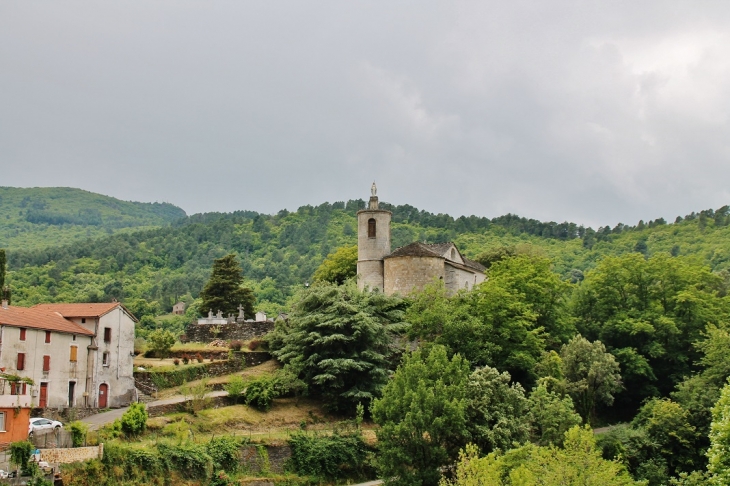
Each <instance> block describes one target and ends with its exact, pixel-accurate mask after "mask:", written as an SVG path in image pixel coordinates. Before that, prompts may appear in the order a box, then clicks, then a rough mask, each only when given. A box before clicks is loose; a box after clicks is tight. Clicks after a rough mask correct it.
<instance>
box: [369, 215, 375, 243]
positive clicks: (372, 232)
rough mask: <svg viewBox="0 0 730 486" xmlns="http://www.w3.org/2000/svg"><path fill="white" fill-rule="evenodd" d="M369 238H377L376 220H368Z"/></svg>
mask: <svg viewBox="0 0 730 486" xmlns="http://www.w3.org/2000/svg"><path fill="white" fill-rule="evenodd" d="M368 238H375V219H374V218H370V219H368Z"/></svg>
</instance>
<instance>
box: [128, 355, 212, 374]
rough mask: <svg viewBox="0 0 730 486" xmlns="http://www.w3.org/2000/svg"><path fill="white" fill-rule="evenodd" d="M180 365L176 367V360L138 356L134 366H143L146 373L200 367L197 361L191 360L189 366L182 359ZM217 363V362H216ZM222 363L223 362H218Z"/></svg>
mask: <svg viewBox="0 0 730 486" xmlns="http://www.w3.org/2000/svg"><path fill="white" fill-rule="evenodd" d="M178 361H179V364H178V365H175V358H165V359H160V358H144V357H142V356H138V357H135V358H134V366H135V367H138V366H142V367H144V368H145V370H146V371H172V370H176V369H180V368H185V367H190V366H196V365H200V364H202V363H198V360H197V359H191V360H190V362H188V364H184V363H183V361H182V360H181V359H178ZM214 361H215V360H214ZM217 361H221V360H217Z"/></svg>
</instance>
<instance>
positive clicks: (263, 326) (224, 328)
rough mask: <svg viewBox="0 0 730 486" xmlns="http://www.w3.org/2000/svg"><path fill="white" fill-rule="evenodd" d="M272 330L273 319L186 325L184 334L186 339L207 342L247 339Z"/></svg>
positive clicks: (258, 336)
mask: <svg viewBox="0 0 730 486" xmlns="http://www.w3.org/2000/svg"><path fill="white" fill-rule="evenodd" d="M273 330H274V321H257V322H233V323H230V324H217V325H216V324H213V325H211V324H197V323H193V324H190V325H189V326H188V329H187V331H186V332H185V335H186V336H187V340H188V341H193V342H198V343H207V342H210V341H213V340H214V339H222V340H224V341H230V340H232V339H238V340H240V341H249V340H251V339H255V338H260V337H262V336H264V335H265V334H266V333H267V332H269V331H273Z"/></svg>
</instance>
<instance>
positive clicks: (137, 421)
mask: <svg viewBox="0 0 730 486" xmlns="http://www.w3.org/2000/svg"><path fill="white" fill-rule="evenodd" d="M147 418H148V414H147V407H145V405H144V403H133V404H132V405H130V406H129V409H128V410H127V411H126V412H124V415H122V420H121V426H122V432H124V433H125V434H126V435H127V436H136V435H139V434H141V433H142V432H144V431H145V429H146V428H147Z"/></svg>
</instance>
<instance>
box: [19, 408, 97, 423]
mask: <svg viewBox="0 0 730 486" xmlns="http://www.w3.org/2000/svg"><path fill="white" fill-rule="evenodd" d="M97 413H99V409H98V408H81V407H73V408H63V409H57V408H32V409H31V410H30V416H31V417H45V418H48V419H51V420H58V421H59V422H63V423H66V422H73V421H74V420H81V419H83V418H86V417H89V416H91V415H96V414H97Z"/></svg>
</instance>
